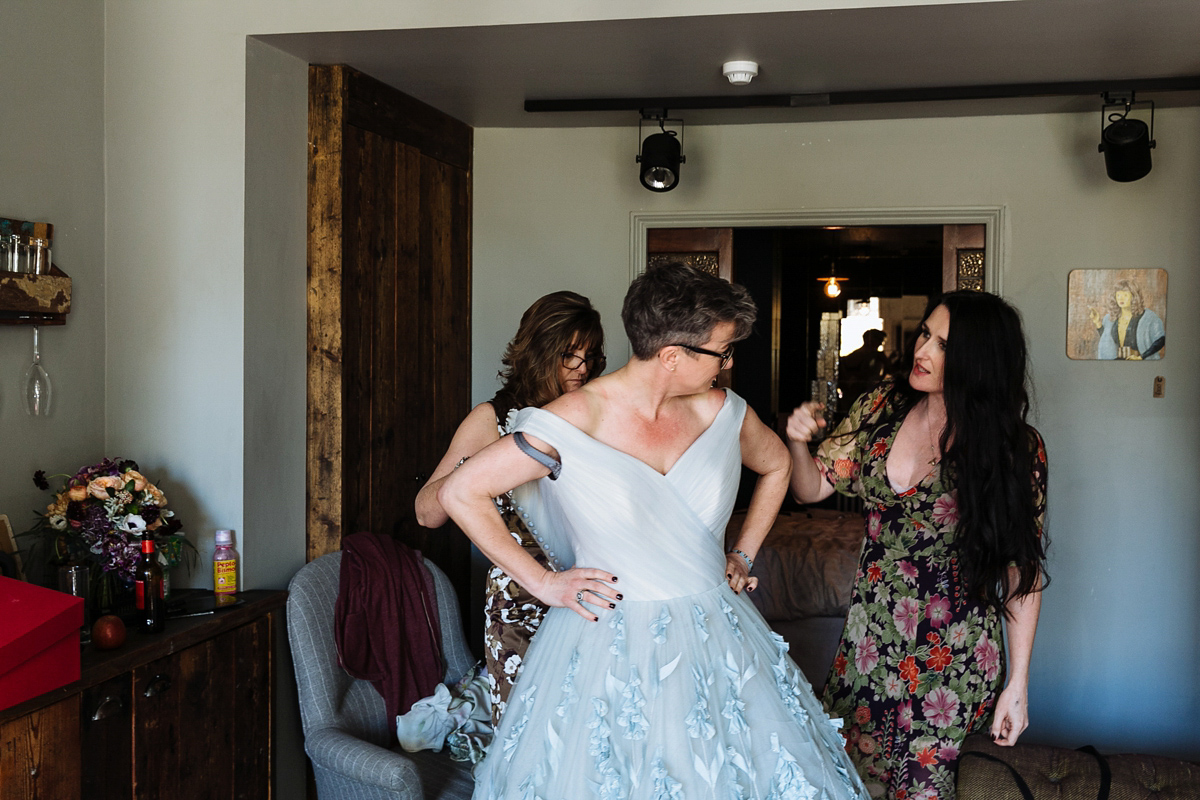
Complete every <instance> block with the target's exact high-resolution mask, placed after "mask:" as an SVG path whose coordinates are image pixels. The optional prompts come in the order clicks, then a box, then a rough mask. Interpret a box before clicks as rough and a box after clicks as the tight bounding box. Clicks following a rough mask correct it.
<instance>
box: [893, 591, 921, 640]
mask: <svg viewBox="0 0 1200 800" xmlns="http://www.w3.org/2000/svg"><path fill="white" fill-rule="evenodd" d="M892 619H894V620H895V621H896V628H897V629H898V630H899V631H900V635H901V636H903V637H904V638H905V639H915V638H916V636H917V623H918V622H920V620H921V604H920V603H918V602H917V600H916V598H914V597H901V598H900V600H899V601H898V602H897V603H896V610H895V611H893V612H892Z"/></svg>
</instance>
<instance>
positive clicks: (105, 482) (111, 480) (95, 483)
mask: <svg viewBox="0 0 1200 800" xmlns="http://www.w3.org/2000/svg"><path fill="white" fill-rule="evenodd" d="M124 486H125V482H124V481H122V480H121V479H120V478H118V477H116V476H115V475H105V476H103V477H100V478H94V479H93V480H92V482H91V483H89V484H88V486H87V491H88V494H90V495H91V496H92V497H94V498H96V499H97V500H107V499H108V490H109V489H112V490H113V491H114V492H115V491H119V490H120V489H121V488H122V487H124Z"/></svg>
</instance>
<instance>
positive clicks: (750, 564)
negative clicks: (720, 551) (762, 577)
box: [729, 547, 754, 572]
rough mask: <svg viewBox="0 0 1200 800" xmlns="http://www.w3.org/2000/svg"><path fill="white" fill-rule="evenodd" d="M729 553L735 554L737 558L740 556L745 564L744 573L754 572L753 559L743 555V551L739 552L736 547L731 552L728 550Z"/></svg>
mask: <svg viewBox="0 0 1200 800" xmlns="http://www.w3.org/2000/svg"><path fill="white" fill-rule="evenodd" d="M729 552H731V553H737V554H738V555H739V556H741V557H742V559H743V560H745V562H746V571H747V572H752V571H753V570H754V559H753V558H751V557H750V556H748V555H746V554H745V553H744V552H743V551H741V550H739V549H737V548H736V547H735V548H733V549H732V550H730V551H729Z"/></svg>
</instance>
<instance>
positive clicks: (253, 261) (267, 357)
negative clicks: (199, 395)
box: [241, 39, 308, 797]
mask: <svg viewBox="0 0 1200 800" xmlns="http://www.w3.org/2000/svg"><path fill="white" fill-rule="evenodd" d="M307 134H308V65H307V64H306V63H304V62H303V61H300V60H299V59H296V58H293V57H292V56H289V55H286V54H284V53H281V52H279V51H278V50H275V49H274V48H272V47H269V46H267V45H264V44H262V43H261V42H257V41H255V40H253V39H249V40H247V42H246V241H245V254H246V255H245V258H246V268H245V271H244V273H245V274H244V280H245V307H244V312H243V313H244V317H245V366H244V369H245V373H244V377H243V382H244V385H245V394H244V397H243V414H244V416H245V420H246V432H245V445H244V456H243V465H244V466H243V470H244V474H245V475H247V476H249V479H248V480H246V481H245V483H244V485H243V487H242V503H243V507H244V509H245V512H244V515H243V519H244V521H245V522H244V525H245V532H246V533H247V534H248V535H245V536H243V537H242V540H241V545H242V555H243V558H244V559H245V568H244V570H243V579H244V580H245V581H246V582H247V584H248V585H251V584H252V585H254V586H264V587H265V586H270V587H277V588H282V587H285V586H287V582H288V581H289V580H290V579H291V576H292V575H293V574H295V572H296V570H298V569H299V568H300V567H302V566H303V565H304V554H305V541H304V522H305V517H304V508H305V494H304V489H305V476H304V464H305V437H304V429H305V413H306V405H305V377H306V370H307V366H308V362H307V353H306V349H307V348H306V347H305V341H306V330H307V329H306V324H307V294H306V291H305V290H306V279H305V276H306V274H307V259H306V246H307V216H306V215H307V204H306V202H305V197H306V192H307V188H308V153H307V149H306V143H307V141H308V138H307ZM264 533H265V534H266V535H264ZM284 533H286V535H280V534H284ZM281 641H282V642H286V636H281ZM276 652H277V655H278V661H277V663H276V668H277V669H278V670H279V672H278V677H279V680H278V682H277V684H276V685H277V686H278V691H277V692H276V694H275V700H276V720H275V721H276V725H275V730H276V737H275V744H276V752H277V753H278V754H279V758H278V765H279V767H278V771H277V773H276V792H277V795H278V796H279V797H301V796H303V792H304V770H305V762H304V756H303V743H304V741H303V736H302V735H301V732H300V708H299V705H298V704H297V698H296V684H295V681H293V680H292V679H291V676H292V658H291V652H290V650H289V649H288V648H287V647H286V646H281V647H278V648H277V649H276Z"/></svg>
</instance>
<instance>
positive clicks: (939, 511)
mask: <svg viewBox="0 0 1200 800" xmlns="http://www.w3.org/2000/svg"><path fill="white" fill-rule="evenodd" d="M933 521H934V522H935V523H937V525H938V526H939V527H942V528H946V527H949V526H952V525H957V524H958V498H957V497H955V495H954V494H953V493H950V494H944V495H942V496H941V497H939V498H938V499H937V500H936V501H935V502H934V504H933Z"/></svg>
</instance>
